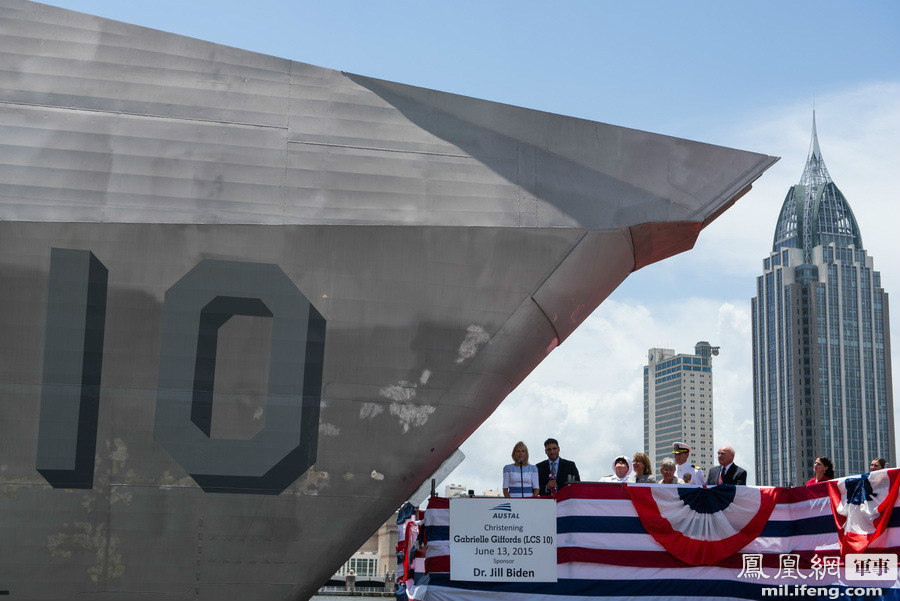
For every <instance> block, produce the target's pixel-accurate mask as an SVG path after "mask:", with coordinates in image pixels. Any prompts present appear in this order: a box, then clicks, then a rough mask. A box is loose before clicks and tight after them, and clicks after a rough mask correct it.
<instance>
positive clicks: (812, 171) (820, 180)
mask: <svg viewBox="0 0 900 601" xmlns="http://www.w3.org/2000/svg"><path fill="white" fill-rule="evenodd" d="M830 181H831V175H829V174H828V168H827V167H825V159H823V158H822V151H821V150H820V149H819V136H818V134H817V133H816V111H815V109H813V124H812V140H810V142H809V156H807V157H806V166H805V167H804V168H803V175H802V176H800V185H801V186H806V189H807V190H809V191H810V192H814V191H815V189H816V188H818V187H819V186H821V185H822V184H826V183H828V182H830Z"/></svg>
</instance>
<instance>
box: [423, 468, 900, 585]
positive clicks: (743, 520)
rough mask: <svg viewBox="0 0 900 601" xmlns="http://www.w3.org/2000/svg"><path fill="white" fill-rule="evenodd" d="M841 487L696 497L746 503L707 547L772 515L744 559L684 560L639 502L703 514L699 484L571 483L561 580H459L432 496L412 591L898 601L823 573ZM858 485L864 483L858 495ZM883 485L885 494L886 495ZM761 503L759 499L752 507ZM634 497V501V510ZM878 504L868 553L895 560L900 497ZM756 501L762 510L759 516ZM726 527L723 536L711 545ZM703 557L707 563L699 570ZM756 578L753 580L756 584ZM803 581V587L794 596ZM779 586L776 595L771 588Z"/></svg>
mask: <svg viewBox="0 0 900 601" xmlns="http://www.w3.org/2000/svg"><path fill="white" fill-rule="evenodd" d="M888 471H889V472H892V473H891V474H890V475H889V476H888V475H885V476H879V478H888V477H889V478H890V484H891V485H894V484H895V481H896V480H898V479H900V469H894V470H888ZM844 480H847V479H842V480H838V481H832V482H830V483H827V484H821V485H816V486H810V487H797V488H774V487H762V488H754V487H737V488H738V489H745V490H743V491H742V490H738V491H735V490H734V489H735V487H732V486H719V487H710V488H709V489H707V490H708V493H699V496H703V495H706V496H705V497H704V499H706V501H708V500H709V499H710V498H712V497H710V496H709V495H710V494H712V493H714V491H717V489H718V492H717V493H716V494H717V495H718V496H720V497H721V494H719V493H723V494H724V495H725V500H724V501H723V500H721V499H719V500H718V501H717V500H715V499H713V501H711V502H713V503H719V504H721V505H722V506H723V507H731V506H732V505H735V504H737V505H735V507H738V510H737V512H736V514H737V515H736V516H731V517H729V518H728V519H729V524H730V526H729V525H725V526H710V525H708V524H707V525H706V526H704V527H703V528H702V529H700V531H702V533H701V534H700V535H699V536H706V537H708V542H707V543H706V544H708V545H711V546H716V545H718V542H717V541H718V540H726V539H728V538H729V537H731V536H734V535H735V533H738V532H740V531H741V528H742V527H743V526H742V524H743V525H750V524H752V523H753V522H754V519H756V516H757V515H758V514H759V513H760V512H762V513H764V514H765V516H766V519H765V520H763V522H762V523H761V524H755V525H753V526H752V527H753V528H755V529H756V530H755V533H754V537H753V538H751V539H749V540H748V541H746V542H745V543H743V546H740V547H738V548H737V551H735V552H729V553H728V554H725V555H724V556H721V557H716V556H705V554H704V553H703V552H700V553H699V554H697V553H694V554H693V555H691V554H689V556H688V557H684V556H681V555H684V554H683V553H681V554H679V553H674V554H673V553H671V552H670V551H667V550H666V547H665V546H664V544H662V543H661V542H660V541H659V540H657V539H658V538H659V532H656V531H648V526H647V525H648V524H649V525H650V528H653V527H654V522H653V521H652V520H649V521H648V520H647V517H646V515H643V516H642V515H641V514H642V510H641V509H640V506H641V504H644V505H646V504H647V503H648V502H649V501H648V499H649V498H650V496H652V495H655V496H657V497H659V498H661V499H662V501H660V502H659V503H658V505H657V506H658V507H659V511H660V514H661V515H663V516H664V515H665V514H666V512H667V511H668V510H669V509H670V505H669V503H670V502H672V499H674V498H675V497H679V498H680V497H685V498H687V499H688V501H687V502H686V504H690V503H693V504H694V506H695V507H696V505H697V503H698V501H697V498H698V493H697V492H696V491H698V490H701V489H700V487H696V486H694V487H691V486H668V485H667V486H665V487H664V486H663V485H656V484H608V483H580V484H573V485H570V486H567V487H566V488H564V489H563V490H562V491H560V494H559V496H558V498H557V570H558V578H559V580H558V582H556V583H524V582H515V583H512V582H511V583H485V582H466V581H451V580H450V542H449V534H450V505H449V500H448V499H442V498H438V497H435V498H432V499H430V500H429V504H428V509H427V511H426V512H425V519H424V530H425V540H426V543H427V547H426V553H425V566H424V567H425V574H421V573H420V574H417V575H416V578H415V583H410V586H409V587H408V593H409V599H410V600H411V601H444V600H447V601H451V600H452V601H480V600H485V601H487V600H491V601H507V600H508V601H513V600H515V601H518V600H520V599H527V600H529V601H551V600H556V601H559V600H560V599H573V598H578V599H613V598H614V599H634V600H641V601H651V600H652V601H679V600H684V601H697V599H698V598H699V599H710V600H712V599H716V600H718V599H722V600H729V599H754V600H760V599H764V598H773V599H774V598H779V599H787V598H793V597H801V598H806V599H816V598H821V599H848V600H849V599H865V600H869V599H890V600H896V601H900V583H898V582H896V581H884V580H882V581H875V582H869V581H856V580H846V579H845V578H844V576H845V574H844V568H843V566H841V567H839V568H834V569H831V570H828V569H826V568H827V567H828V562H829V561H830V562H840V561H842V560H841V557H842V555H841V539H840V538H839V536H838V527H837V525H836V520H837V519H838V517H839V516H838V517H836V513H835V512H834V511H833V509H832V506H833V503H832V499H831V498H830V491H831V490H832V489H835V488H836V489H837V490H839V491H842V492H841V494H846V492H845V491H846V489H847V488H848V487H847V485H845V484H844ZM886 481H887V480H886ZM876 484H878V481H876ZM854 486H857V485H855V484H854V485H852V486H851V487H850V488H853V487H854ZM883 488H884V486H881V488H880V489H883ZM880 489H879V490H880ZM894 490H896V487H895V489H894ZM657 491H659V492H657ZM831 494H835V493H831ZM837 496H838V497H839V496H840V495H837ZM732 497H733V498H732ZM740 497H747V498H749V499H750V500H751V504H747V503H744V501H741V500H740ZM754 498H755V499H757V501H753V499H754ZM635 499H638V500H637V502H635ZM878 500H879V502H880V510H881V514H882V515H883V518H882V520H883V523H882V524H880V526H879V528H880V530H881V534H880V535H879V536H877V538H874V540H871V541H869V543H868V545H869V546H868V549H867V552H869V553H893V554H898V553H900V511H889V510H892V509H894V508H895V507H896V506H897V505H898V504H900V500H898V499H897V495H894V497H893V498H892V499H891V501H893V503H892V504H891V507H889V508H887V507H884V505H885V498H884V497H881V498H879V499H878ZM706 501H704V502H706ZM769 501H770V502H769ZM838 501H840V499H838ZM845 501H846V498H845ZM741 503H744V504H743V505H740V504H741ZM752 503H756V505H755V507H756V510H754V509H753V507H754V505H752ZM767 503H768V506H767ZM845 504H846V503H845ZM835 506H837V505H835ZM644 509H646V507H645V508H644ZM708 511H711V510H708V509H706V510H703V509H701V510H700V511H699V513H705V512H708ZM754 511H755V513H754ZM684 520H685V518H684V515H683V512H682V517H681V518H680V519H673V521H672V522H668V523H669V527H668V530H667V531H674V530H677V528H678V527H679V524H681V525H682V526H684V524H686V522H684ZM673 524H674V525H673ZM658 525H659V523H657V526H658ZM663 526H665V525H664V524H663ZM717 528H718V530H717ZM729 528H732V529H733V531H732V530H730V529H729ZM690 530H691V528H688V534H689V535H690V536H696V535H697V534H696V532H693V533H692V532H691V531H690ZM693 530H697V528H696V527H694V528H693ZM719 530H721V533H720V534H721V536H722V537H723V538H722V539H716V538H715V537H716V536H717V534H716V533H717V532H718V531H719ZM870 538H871V537H870ZM664 542H665V541H664ZM682 542H684V541H682ZM691 544H699V543H693V542H692V543H691ZM676 551H677V549H676ZM720 554H721V553H720ZM748 557H753V558H754V559H757V560H758V564H757V568H756V569H755V570H754V569H748V559H747V558H748ZM698 558H699V559H703V561H700V562H698V561H697V560H698ZM791 559H795V560H796V568H797V569H796V570H793V571H791V570H790V569H789V568H790V567H791V566H790V563H788V562H789V561H790V560H791ZM823 564H824V566H823ZM749 565H752V564H749ZM832 565H833V564H832ZM754 572H756V573H757V574H756V576H755V577H754ZM759 573H762V574H763V575H759ZM798 574H799V575H798ZM792 576H794V577H793V578H792ZM795 585H796V586H797V587H800V586H805V587H806V588H804V589H795V588H792V587H794V586H795ZM775 587H780V588H778V589H777V590H770V591H764V590H763V589H764V588H770V589H775ZM817 587H818V589H819V590H818V593H817V594H812V593H811V591H810V590H809V589H810V588H817ZM856 587H877V588H880V589H881V595H880V596H879V595H874V596H871V595H870V596H866V595H862V596H857V595H848V591H849V592H851V593H853V592H856V591H854V589H855V588H856Z"/></svg>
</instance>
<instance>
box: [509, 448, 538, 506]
mask: <svg viewBox="0 0 900 601" xmlns="http://www.w3.org/2000/svg"><path fill="white" fill-rule="evenodd" d="M512 460H513V462H512V463H511V464H509V465H506V466H503V496H504V497H536V496H538V486H539V485H538V471H537V467H536V466H534V465H531V464H529V463H528V447H526V446H525V443H524V442H522V441H521V440H520V441H519V442H517V443H516V444H515V446H513V450H512Z"/></svg>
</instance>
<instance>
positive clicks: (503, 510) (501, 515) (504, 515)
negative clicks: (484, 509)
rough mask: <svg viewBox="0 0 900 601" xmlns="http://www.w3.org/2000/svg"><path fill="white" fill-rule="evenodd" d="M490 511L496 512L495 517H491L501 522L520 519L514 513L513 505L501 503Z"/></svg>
mask: <svg viewBox="0 0 900 601" xmlns="http://www.w3.org/2000/svg"><path fill="white" fill-rule="evenodd" d="M488 511H494V512H496V513H494V515H492V516H491V517H493V518H498V519H501V520H509V519H516V520H517V519H519V514H518V513H513V510H512V505H511V504H509V503H501V504H500V505H497V506H496V507H491V508H490V509H488Z"/></svg>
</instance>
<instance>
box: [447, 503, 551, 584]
mask: <svg viewBox="0 0 900 601" xmlns="http://www.w3.org/2000/svg"><path fill="white" fill-rule="evenodd" d="M450 579H451V580H474V581H479V582H556V501H554V500H553V499H505V498H498V497H494V498H490V499H470V498H465V497H461V498H457V499H450Z"/></svg>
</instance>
